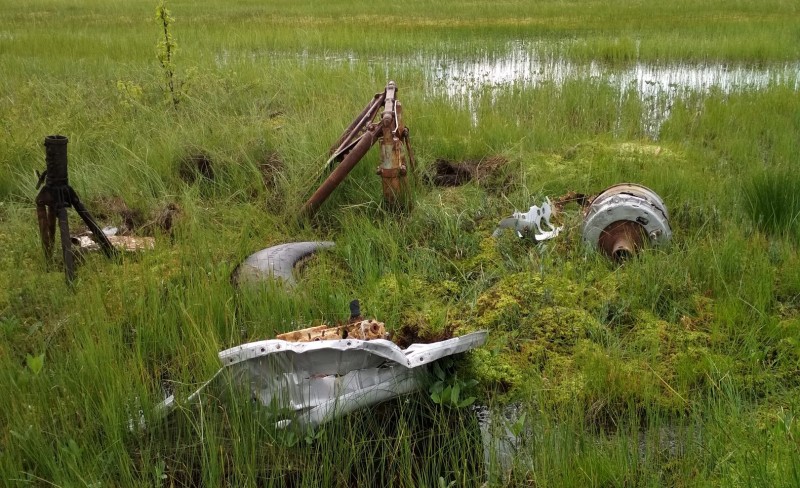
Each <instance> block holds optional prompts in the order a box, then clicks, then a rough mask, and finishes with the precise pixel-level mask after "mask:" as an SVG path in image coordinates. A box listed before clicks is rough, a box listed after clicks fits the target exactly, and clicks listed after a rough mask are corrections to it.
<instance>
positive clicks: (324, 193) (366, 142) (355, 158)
mask: <svg viewBox="0 0 800 488" xmlns="http://www.w3.org/2000/svg"><path fill="white" fill-rule="evenodd" d="M381 130H382V127H381V126H380V125H376V126H375V127H373V128H372V129H371V130H368V131H367V132H365V133H364V134H363V135H362V136H361V139H360V140H359V141H358V143H357V144H356V145H355V146H353V149H352V150H351V151H350V152H349V153H347V156H345V158H344V159H343V160H342V162H341V163H340V164H339V166H337V167H336V169H334V170H333V171H332V172H331V174H330V175H328V178H326V179H325V181H324V182H323V183H322V184H321V185H320V186H319V188H317V191H315V192H314V194H313V195H311V197H310V198H309V199H308V200H307V201H306V203H304V204H303V207H302V208H301V209H300V215H303V216H306V215H311V214H313V213H314V212H316V211H317V209H318V208H319V207H320V205H322V204H323V203H324V202H325V200H326V199H327V198H328V197H329V196H330V195H331V193H333V190H335V189H336V187H337V186H339V184H340V183H341V182H342V181H343V180H344V179H345V178H346V177H347V175H348V174H349V173H350V171H352V170H353V168H355V166H356V164H358V162H359V161H361V158H363V157H364V155H365V154H366V153H367V151H369V149H370V148H371V147H372V145H373V144H375V142H376V141H377V140H378V138H379V136H380V133H381Z"/></svg>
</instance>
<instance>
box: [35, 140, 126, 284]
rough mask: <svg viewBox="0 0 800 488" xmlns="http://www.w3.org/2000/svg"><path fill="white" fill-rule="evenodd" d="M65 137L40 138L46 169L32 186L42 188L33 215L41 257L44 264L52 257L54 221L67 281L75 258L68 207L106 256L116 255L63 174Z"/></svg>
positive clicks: (54, 233) (71, 278) (73, 269)
mask: <svg viewBox="0 0 800 488" xmlns="http://www.w3.org/2000/svg"><path fill="white" fill-rule="evenodd" d="M68 142H69V139H68V138H67V137H66V136H60V135H53V136H47V137H45V138H44V149H45V162H46V164H47V167H46V169H45V171H44V173H42V174H41V175H40V176H39V182H38V183H37V185H36V187H37V188H39V187H40V186H41V185H42V183H43V182H44V186H43V187H42V189H41V190H39V194H38V195H37V196H36V216H37V218H38V220H39V236H40V237H41V239H42V247H43V248H44V257H45V260H46V261H47V262H48V264H49V263H50V262H51V261H52V258H53V247H54V245H55V238H56V219H58V229H59V233H60V234H61V250H62V252H63V255H64V272H65V274H66V277H67V282H68V283H72V281H73V280H74V279H75V259H74V256H73V254H72V241H71V239H70V234H69V220H68V219H67V208H68V207H72V208H74V209H75V211H76V212H78V215H80V217H81V219H83V221H84V222H85V223H86V226H87V227H89V230H91V231H92V234H94V237H95V239H96V240H97V241H98V242H99V243H100V247H101V248H102V249H103V252H104V253H105V254H106V256H108V257H112V256H114V255H115V254H116V251H115V249H114V247H113V246H112V245H111V242H110V241H109V240H108V238H107V237H106V235H105V234H103V231H102V230H101V229H100V226H98V225H97V223H95V221H94V219H92V216H91V214H90V213H89V211H88V210H87V209H86V207H85V206H84V205H83V203H82V202H81V200H80V198H78V194H77V193H75V190H74V189H72V187H71V186H69V176H68V173H67V143H68Z"/></svg>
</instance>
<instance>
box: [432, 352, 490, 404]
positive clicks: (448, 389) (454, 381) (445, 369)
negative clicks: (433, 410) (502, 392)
mask: <svg viewBox="0 0 800 488" xmlns="http://www.w3.org/2000/svg"><path fill="white" fill-rule="evenodd" d="M451 369H452V361H451V360H449V359H445V360H441V361H439V362H436V363H434V364H433V374H434V376H435V377H436V381H434V382H433V384H432V385H431V386H430V388H429V389H428V391H429V393H430V395H431V400H433V402H434V403H436V404H438V405H443V406H447V407H451V408H464V407H468V406H470V405H472V404H473V403H475V397H474V396H466V397H465V396H464V392H465V391H469V389H471V388H473V387H474V386H475V385H477V384H478V381H477V380H474V379H469V380H462V379H460V378H459V377H458V374H456V373H453V374H449V371H450V370H451Z"/></svg>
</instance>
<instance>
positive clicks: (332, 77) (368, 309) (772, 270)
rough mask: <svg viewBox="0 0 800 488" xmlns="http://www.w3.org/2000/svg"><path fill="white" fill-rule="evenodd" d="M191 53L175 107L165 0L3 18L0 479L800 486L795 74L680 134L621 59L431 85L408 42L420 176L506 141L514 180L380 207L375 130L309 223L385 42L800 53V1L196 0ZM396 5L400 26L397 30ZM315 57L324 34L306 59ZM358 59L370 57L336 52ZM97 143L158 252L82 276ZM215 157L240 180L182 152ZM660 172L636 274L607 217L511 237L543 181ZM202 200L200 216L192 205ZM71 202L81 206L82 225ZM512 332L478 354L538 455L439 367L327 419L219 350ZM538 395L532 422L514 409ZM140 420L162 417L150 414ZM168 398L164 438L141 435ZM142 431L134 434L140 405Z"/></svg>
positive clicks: (582, 186)
mask: <svg viewBox="0 0 800 488" xmlns="http://www.w3.org/2000/svg"><path fill="white" fill-rule="evenodd" d="M170 8H171V9H172V11H173V14H174V15H175V17H176V19H177V20H176V23H175V25H174V34H175V36H176V39H177V42H178V47H179V50H178V52H177V54H176V58H175V63H176V66H177V68H178V76H180V77H182V78H183V79H186V80H187V82H188V85H187V92H186V93H187V98H186V100H184V101H182V102H181V104H180V106H179V109H178V110H177V111H176V110H175V109H173V108H172V107H171V106H170V105H169V104H168V103H165V95H166V93H165V91H164V87H163V86H162V83H161V80H160V73H159V68H158V65H157V60H156V56H155V43H156V41H157V39H158V34H159V32H158V28H157V27H158V26H157V25H156V24H155V23H154V22H153V20H152V17H153V14H154V10H155V2H149V1H137V2H94V1H90V0H86V1H75V2H69V3H67V4H65V3H63V2H52V1H35V2H29V3H27V4H25V5H22V4H16V3H15V4H13V5H12V4H10V3H9V4H7V5H3V8H2V9H0V43H2V50H0V67H2V72H3V76H2V77H1V78H0V111H2V113H3V114H4V116H3V117H2V118H0V129H1V130H2V131H3V136H2V137H0V168H2V169H0V229H1V230H0V247H2V249H3V250H4V252H3V253H0V390H2V391H3V392H4V393H3V395H0V480H2V481H3V482H4V484H6V485H10V486H14V485H21V486H25V485H34V486H42V485H56V486H98V485H101V486H106V485H109V486H156V485H159V486H198V485H207V486H352V485H356V484H357V485H367V486H409V487H410V486H415V487H418V486H435V487H436V486H450V485H451V484H452V486H481V485H482V484H483V483H484V482H488V483H489V485H491V486H495V485H497V486H503V485H505V486H520V485H536V486H585V485H598V486H618V485H627V486H688V485H692V486H694V485H748V486H750V485H753V486H791V485H796V484H798V483H800V479H799V478H800V473H798V469H797V466H798V465H800V451H799V450H798V447H797V439H798V436H800V430H799V429H800V428H799V427H798V422H797V420H796V418H797V412H798V408H800V405H799V404H798V398H800V397H798V388H800V383H799V382H798V377H797V367H798V364H800V363H799V362H798V361H800V348H799V347H798V340H797V338H798V337H800V323H799V322H798V317H800V273H798V272H797V270H798V269H800V267H798V263H800V257H798V252H797V237H798V225H797V218H798V212H800V207H799V206H798V205H799V204H798V200H797V195H798V190H800V188H798V186H800V183H798V181H799V180H798V178H797V177H796V176H794V175H795V173H797V171H794V169H795V168H794V166H796V155H797V154H798V153H800V147H798V146H799V145H800V141H799V140H798V138H797V134H798V131H800V127H798V124H800V119H798V117H797V114H798V113H800V112H799V110H800V107H798V97H797V91H796V87H795V86H794V85H793V83H794V82H795V80H790V81H786V82H782V83H775V84H772V85H770V86H767V87H765V88H763V89H762V90H759V91H756V90H747V89H741V90H734V91H732V92H731V93H727V94H724V93H721V92H719V91H711V92H710V93H704V94H700V93H698V94H687V95H684V96H682V97H680V98H678V99H677V100H676V101H675V102H674V103H673V105H672V107H671V111H670V115H669V117H668V119H667V120H666V121H665V122H664V124H663V126H662V127H661V130H660V132H659V134H658V136H659V137H658V140H657V141H653V140H652V139H651V138H650V137H649V134H647V132H646V131H645V130H644V129H643V127H642V123H641V122H642V113H643V110H644V107H645V101H643V100H641V99H640V98H639V96H638V95H637V94H636V93H635V92H634V91H631V90H628V91H623V92H621V91H620V89H619V88H618V87H616V86H613V85H611V84H609V83H607V82H605V81H603V80H597V79H579V80H568V81H567V82H566V83H564V84H563V85H556V84H544V85H541V86H537V87H526V86H521V85H517V86H511V87H508V88H506V89H500V90H489V89H486V90H485V91H483V92H478V93H476V95H475V98H474V100H473V103H472V105H471V106H467V105H463V104H459V103H456V102H454V101H452V100H449V99H447V98H445V97H444V96H439V95H434V94H431V93H426V92H425V91H424V86H425V79H426V78H425V75H426V73H424V72H423V70H424V69H426V68H424V67H418V66H415V65H414V64H413V63H402V66H401V67H397V68H395V67H394V66H393V64H392V63H389V66H390V68H391V69H390V72H389V73H388V76H390V77H392V78H394V79H395V80H396V81H397V82H398V84H399V86H400V90H401V91H400V99H401V100H402V101H403V103H404V106H405V110H406V122H407V123H408V125H409V126H410V127H411V128H412V142H413V144H414V146H415V148H416V152H417V156H418V158H419V165H420V167H419V169H420V170H421V172H427V173H430V172H431V171H432V168H433V166H434V162H435V160H436V159H437V158H445V159H450V160H454V161H460V160H481V159H485V158H488V157H495V156H501V157H503V158H505V159H506V160H507V163H506V165H505V166H503V167H501V168H500V169H499V170H498V171H497V173H496V174H495V175H492V178H490V179H488V180H486V181H484V182H473V183H470V184H468V185H466V186H463V187H459V188H434V187H430V186H428V185H426V184H424V182H423V183H420V184H419V186H417V187H416V189H415V198H414V206H413V208H412V209H411V210H410V211H408V212H406V213H400V214H398V213H391V212H389V211H387V210H386V209H384V208H383V207H382V205H381V203H380V202H381V193H380V188H379V182H378V178H377V177H376V176H375V175H374V167H375V165H376V164H377V156H376V154H375V153H371V154H369V155H368V156H367V157H366V158H365V160H364V161H363V162H362V163H361V164H360V165H359V167H357V169H356V170H354V171H353V173H352V174H351V176H350V177H349V178H348V180H347V181H346V182H345V183H344V184H343V185H342V186H341V188H339V189H338V190H337V192H336V193H335V194H334V195H333V197H332V198H331V199H330V201H328V202H326V204H325V205H324V206H323V208H322V209H321V211H320V212H319V214H318V215H317V216H316V217H315V218H314V219H311V220H309V221H305V222H299V221H298V220H297V219H296V217H295V213H296V210H297V209H298V208H299V206H300V204H301V203H302V201H303V200H304V198H305V197H306V196H307V194H308V192H309V190H310V189H311V188H312V187H313V186H314V185H315V183H317V182H318V179H317V175H318V170H319V168H320V166H321V164H322V162H323V161H324V159H325V154H326V151H327V149H328V147H329V145H330V144H331V143H332V142H333V141H334V140H335V139H336V137H337V136H338V135H339V133H340V131H341V129H342V128H343V127H344V126H346V125H347V123H348V122H349V121H350V119H351V117H352V116H354V115H355V114H356V113H357V112H358V110H360V109H361V108H362V107H363V105H364V104H365V103H366V102H367V101H368V100H369V98H370V97H371V96H372V94H373V93H374V92H375V91H377V90H380V89H381V88H382V87H383V86H384V85H385V83H386V81H387V80H386V76H387V73H386V71H385V70H384V68H382V66H383V64H382V63H381V62H378V63H375V62H373V61H371V60H374V59H388V60H393V59H400V60H408V59H411V58H412V56H417V55H420V53H423V54H424V53H437V54H446V55H447V56H455V57H456V58H463V59H469V58H474V57H475V56H476V53H481V56H483V55H492V53H495V54H498V55H500V54H503V53H504V52H505V50H506V49H507V48H508V45H509V42H512V41H519V40H523V41H525V42H526V45H529V46H533V47H532V48H531V49H541V50H542V51H544V52H547V53H549V54H553V55H556V56H558V55H563V56H566V57H569V58H571V59H576V60H595V59H600V60H603V61H604V62H605V63H607V64H617V63H623V64H624V63H629V62H632V61H634V60H644V61H646V60H658V61H706V60H727V61H735V62H747V63H750V62H755V63H765V64H769V63H771V62H776V61H777V62H784V61H795V60H796V58H797V54H798V53H797V48H796V46H797V43H796V42H793V41H794V37H793V36H795V33H796V27H797V13H798V12H797V7H796V5H795V4H794V3H792V2H785V1H778V0H775V1H771V2H766V3H763V2H762V3H759V4H755V3H751V2H733V3H731V2H710V3H709V2H706V3H704V4H699V3H697V2H689V1H680V2H672V3H665V2H649V1H648V2H638V3H630V2H612V3H609V2H591V1H585V2H575V3H566V4H565V3H564V2H538V3H530V2H527V3H526V2H506V3H502V4H492V5H489V4H480V3H473V4H469V5H460V6H458V8H455V7H454V8H442V7H441V6H440V5H439V4H433V3H426V2H412V3H411V4H396V5H389V6H384V7H383V8H382V9H381V10H376V8H375V7H374V6H373V5H366V4H364V5H357V6H354V5H352V4H351V3H348V2H326V3H324V4H314V5H310V4H309V5H305V4H298V3H296V2H285V1H282V2H272V3H263V2H238V3H236V4H222V3H219V2H192V3H189V2H174V3H172V2H171V3H170ZM373 26H374V27H373ZM303 51H307V52H308V53H309V55H308V56H307V57H304V56H303V54H302V52H303ZM350 52H352V53H353V55H354V58H356V60H355V61H353V62H345V63H339V62H335V63H330V62H326V61H325V60H324V58H323V59H319V56H320V55H323V56H324V55H325V54H332V55H334V56H338V55H341V54H342V53H350ZM52 133H62V134H64V135H67V136H68V137H70V145H69V158H70V177H71V182H72V184H73V186H75V188H76V190H77V191H78V193H79V194H80V195H81V197H82V198H83V200H84V201H85V202H86V203H87V205H88V206H89V207H90V210H91V211H92V212H94V213H95V214H96V215H102V216H103V217H102V218H101V219H100V220H101V221H102V223H103V224H104V225H105V224H114V225H121V224H122V223H123V220H124V219H123V216H122V215H120V212H119V211H118V210H115V209H114V206H113V205H112V204H110V203H109V202H111V201H112V199H114V198H120V199H122V200H123V201H124V202H125V203H126V204H127V206H128V207H129V208H130V209H131V210H132V211H135V212H137V213H138V215H139V216H140V217H138V219H139V220H138V222H139V227H137V229H136V232H138V233H140V234H148V235H153V236H155V237H156V249H155V250H154V251H152V252H147V253H141V254H137V255H126V256H123V257H122V258H121V259H119V260H118V261H112V262H109V261H108V260H106V259H105V258H104V257H103V256H101V255H87V256H86V257H85V259H84V262H83V263H82V264H81V266H80V268H79V270H78V276H79V278H78V281H77V283H76V285H75V287H74V288H73V289H70V288H68V287H67V286H66V285H65V284H64V281H63V273H62V272H61V269H60V267H59V262H58V259H57V260H56V263H55V265H54V266H51V267H48V266H46V265H45V263H44V260H43V258H42V251H41V249H40V244H39V241H38V235H37V233H36V225H35V217H34V215H35V212H34V209H33V203H32V198H33V197H34V195H35V191H36V190H35V188H34V185H35V181H36V176H35V173H34V170H36V169H39V170H41V169H43V167H44V161H43V150H42V147H41V143H42V138H43V137H44V136H45V135H47V134H52ZM198 154H203V155H205V156H206V157H208V158H209V159H210V160H211V162H212V163H211V164H212V165H213V168H214V178H213V180H208V179H204V178H195V179H194V181H187V180H186V179H185V177H184V176H182V171H181V168H182V165H184V164H185V161H186V160H187V159H190V158H191V157H192V156H195V155H198ZM620 181H634V182H638V183H642V184H645V185H648V186H650V187H651V188H653V189H654V190H655V191H657V192H658V193H659V194H660V195H661V196H662V197H663V198H664V200H665V202H666V203H667V206H668V208H669V210H670V213H671V223H672V226H673V231H674V239H673V242H672V244H671V245H670V246H669V247H667V248H664V249H659V250H649V251H646V252H644V253H643V254H642V255H641V256H640V257H638V258H637V259H635V260H633V261H630V262H629V263H627V264H626V265H624V266H622V267H618V266H615V265H612V264H611V263H608V262H606V261H605V260H603V259H602V258H600V257H598V256H596V255H594V254H592V253H590V252H587V251H586V250H585V249H584V248H583V246H582V245H581V243H580V236H579V225H580V214H579V210H578V209H576V208H568V209H567V211H566V213H565V214H564V215H563V216H562V217H563V219H564V220H563V221H564V223H565V225H566V229H567V230H566V231H565V233H564V234H563V235H562V236H560V237H559V239H558V240H554V241H551V242H549V243H546V244H544V245H540V246H533V245H531V244H530V243H528V242H524V241H518V240H516V239H515V238H513V237H511V236H503V237H501V238H500V239H498V240H492V239H491V238H490V237H489V236H490V235H491V232H492V230H493V229H494V226H495V224H496V222H497V221H498V220H499V219H501V218H502V217H505V216H508V215H509V214H510V213H511V212H512V211H513V210H514V209H517V210H526V209H527V207H528V206H529V205H531V204H533V203H540V202H541V201H542V199H543V198H544V196H547V195H549V196H551V197H552V196H557V195H559V194H561V193H563V192H566V191H568V190H577V191H582V192H586V193H595V192H597V191H600V190H602V189H603V188H605V187H607V186H609V185H611V184H614V183H617V182H620ZM169 206H171V207H170V208H173V207H174V208H177V209H179V212H178V213H176V214H175V216H174V226H173V227H172V228H171V229H164V228H162V227H160V226H159V225H158V216H159V214H160V213H161V212H162V211H163V210H164V209H165V208H167V207H169ZM71 218H72V219H73V220H72V221H71V225H72V227H73V228H75V229H77V228H80V223H79V221H78V220H77V219H76V218H75V216H74V215H72V216H71ZM310 239H326V240H328V239H329V240H334V241H336V243H337V245H336V248H335V249H333V250H331V251H330V252H327V253H322V254H320V255H319V256H316V257H315V258H313V259H312V260H310V261H309V262H308V263H307V265H306V266H305V268H304V269H303V270H302V271H301V272H300V273H299V275H298V285H297V287H296V288H295V289H294V290H292V291H291V292H289V291H287V290H286V289H284V288H282V287H280V286H275V285H274V284H265V285H264V286H259V287H254V288H245V289H241V290H239V289H235V288H234V287H233V286H232V285H231V283H230V273H231V272H232V271H233V269H234V268H235V267H236V265H237V264H238V263H239V262H240V261H241V260H242V259H243V258H244V257H245V256H247V255H248V254H250V253H251V252H253V251H255V250H258V249H261V248H264V247H267V246H269V245H273V244H277V243H280V242H286V241H291V240H310ZM354 298H359V299H360V300H361V303H362V307H363V308H362V309H363V310H364V312H365V314H366V315H369V316H375V317H377V318H378V319H380V320H382V321H385V322H386V323H387V326H388V327H389V328H390V329H392V330H395V331H398V330H399V329H400V328H401V327H402V326H404V325H406V326H413V327H416V328H417V329H419V331H420V332H421V333H422V334H428V335H430V336H435V335H437V334H440V335H441V334H442V333H444V332H447V331H454V332H455V333H457V334H461V333H465V332H468V331H470V330H474V329H477V328H481V327H487V328H489V330H490V334H489V337H490V339H489V343H488V344H487V346H486V347H484V348H482V349H481V350H480V351H476V352H475V353H473V354H469V355H466V356H464V357H463V358H461V359H460V360H459V361H458V367H457V368H456V371H455V372H454V373H453V374H458V375H459V378H462V379H466V378H476V379H479V380H480V384H479V386H478V387H477V388H476V389H475V390H474V391H472V392H470V394H474V395H477V396H478V397H479V401H480V403H483V404H486V405H488V408H489V410H490V411H491V412H492V414H493V416H494V417H495V418H496V421H495V426H496V427H497V426H500V427H501V428H514V429H517V430H518V432H517V434H518V435H517V437H518V438H519V440H518V442H519V449H518V451H517V452H516V454H515V456H514V458H513V462H512V463H511V465H510V466H501V465H500V464H499V463H497V462H493V463H490V464H489V465H488V466H487V465H485V464H484V462H483V461H484V452H483V446H482V444H481V440H480V431H479V427H478V425H477V423H476V420H475V416H474V413H473V412H472V411H470V410H453V409H449V408H446V407H444V406H441V405H437V404H436V403H434V402H433V401H432V400H431V399H430V398H429V397H428V395H427V394H426V392H425V391H421V392H420V393H418V394H414V395H410V396H407V397H404V398H401V399H398V400H395V401H392V402H387V403H386V404H383V405H380V406H377V407H375V408H373V409H369V410H363V411H359V412H358V413H356V414H354V415H351V416H348V417H346V418H342V419H338V420H336V421H334V422H332V423H330V424H328V425H326V426H324V427H322V428H320V429H317V430H314V431H307V430H298V431H293V430H289V431H282V430H277V429H276V428H275V426H274V417H273V416H272V412H271V411H270V410H269V409H264V408H261V407H259V406H258V405H255V404H253V403H252V402H251V400H250V399H249V398H246V397H243V396H242V395H241V392H239V391H236V390H230V389H228V388H225V387H224V384H223V386H222V387H220V388H217V389H216V390H213V391H210V392H209V394H208V395H206V396H204V397H203V401H202V403H201V405H200V406H189V405H184V404H183V403H181V404H180V408H179V409H178V411H177V412H176V415H174V416H173V417H172V418H170V419H169V420H168V421H166V422H165V421H160V420H158V418H157V417H158V416H157V414H156V413H155V412H154V408H155V405H157V404H158V402H160V401H161V400H162V399H163V397H164V395H165V393H167V392H174V393H175V395H176V397H177V398H178V399H179V400H181V399H184V398H186V396H188V395H189V394H190V393H191V392H193V391H194V390H195V389H196V388H197V387H198V386H199V385H200V384H202V383H203V382H204V381H205V380H206V379H208V378H209V377H210V376H211V375H213V374H214V372H216V370H217V368H218V366H219V365H218V361H217V358H216V353H217V352H218V351H219V350H220V349H224V348H227V347H231V346H234V345H237V344H240V343H242V342H246V341H252V340H260V339H265V338H270V337H274V335H275V334H276V333H280V332H283V331H287V330H291V329H293V328H296V327H299V326H306V325H308V324H309V323H312V322H314V321H319V320H322V319H325V320H329V321H334V320H337V319H340V318H343V317H345V316H346V314H347V310H348V308H347V305H348V303H349V301H350V300H352V299H354ZM509 405H511V406H513V408H516V409H517V410H519V412H520V413H523V412H524V413H525V418H526V422H523V423H522V424H520V425H516V426H515V425H514V423H515V419H501V417H502V413H503V412H504V411H506V410H507V409H508V408H509ZM140 410H141V414H140V413H139V411H140ZM140 418H143V419H144V421H145V423H146V426H147V428H145V429H143V430H142V429H140V428H138V425H137V424H138V423H139V419H140ZM131 423H133V425H134V428H133V429H131Z"/></svg>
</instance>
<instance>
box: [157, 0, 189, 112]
mask: <svg viewBox="0 0 800 488" xmlns="http://www.w3.org/2000/svg"><path fill="white" fill-rule="evenodd" d="M156 22H157V23H158V24H159V25H160V26H161V28H162V30H163V35H164V37H163V39H161V40H160V41H158V45H157V48H158V54H157V56H158V62H159V63H160V64H161V72H162V74H163V76H164V83H165V84H166V89H167V92H168V97H169V100H170V101H171V102H172V106H173V107H174V108H178V104H179V103H180V101H181V98H182V95H183V93H182V90H181V89H182V88H183V82H182V81H180V80H178V79H177V77H176V75H175V63H174V61H173V59H172V58H173V56H174V55H175V52H176V51H177V49H178V44H177V43H176V42H175V38H174V37H173V36H172V27H171V26H172V24H173V23H174V22H175V18H174V17H172V15H171V13H170V11H169V9H168V8H167V2H166V0H161V1H160V2H159V3H158V6H157V7H156Z"/></svg>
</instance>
